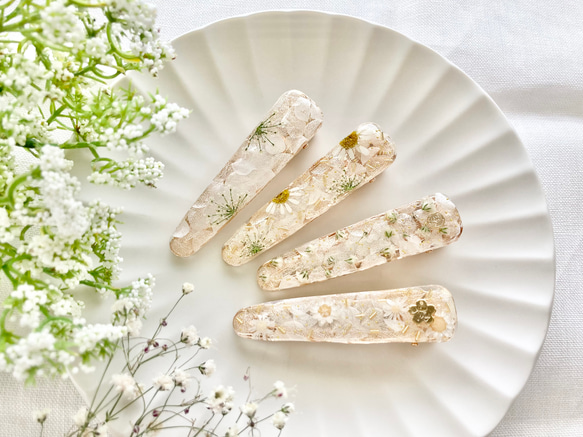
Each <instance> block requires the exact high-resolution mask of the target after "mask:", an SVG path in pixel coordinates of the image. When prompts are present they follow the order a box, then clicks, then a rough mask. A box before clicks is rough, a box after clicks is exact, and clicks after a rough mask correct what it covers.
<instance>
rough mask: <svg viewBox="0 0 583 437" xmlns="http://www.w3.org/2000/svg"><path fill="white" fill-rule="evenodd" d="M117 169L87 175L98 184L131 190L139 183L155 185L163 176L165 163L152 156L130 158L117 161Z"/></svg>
mask: <svg viewBox="0 0 583 437" xmlns="http://www.w3.org/2000/svg"><path fill="white" fill-rule="evenodd" d="M116 168H117V171H115V172H112V171H107V172H100V171H99V170H97V171H94V172H93V173H92V174H91V175H89V176H88V177H87V180H88V181H89V182H92V183H94V184H98V185H112V186H115V187H119V188H122V189H124V190H129V189H130V188H133V187H135V186H136V185H138V184H140V183H141V184H144V185H147V186H155V185H156V182H157V181H158V180H159V179H160V178H161V177H162V175H163V171H164V164H162V163H161V162H160V161H156V160H155V159H154V158H152V157H148V158H146V159H138V160H135V159H128V160H125V161H119V162H117V163H116Z"/></svg>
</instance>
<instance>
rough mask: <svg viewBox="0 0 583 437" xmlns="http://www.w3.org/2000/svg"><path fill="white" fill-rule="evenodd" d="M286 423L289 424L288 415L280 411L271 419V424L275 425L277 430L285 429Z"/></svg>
mask: <svg viewBox="0 0 583 437" xmlns="http://www.w3.org/2000/svg"><path fill="white" fill-rule="evenodd" d="M286 422H287V415H286V414H285V413H283V412H281V411H278V412H277V413H275V414H274V415H273V417H272V418H271V423H273V426H275V427H276V428H277V429H283V427H284V426H285V423H286Z"/></svg>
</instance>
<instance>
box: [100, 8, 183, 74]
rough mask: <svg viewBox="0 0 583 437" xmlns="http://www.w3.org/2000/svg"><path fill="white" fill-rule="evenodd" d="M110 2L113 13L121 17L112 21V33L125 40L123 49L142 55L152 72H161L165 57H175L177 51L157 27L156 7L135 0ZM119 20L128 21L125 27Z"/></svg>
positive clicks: (116, 17)
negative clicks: (162, 37)
mask: <svg viewBox="0 0 583 437" xmlns="http://www.w3.org/2000/svg"><path fill="white" fill-rule="evenodd" d="M107 4H108V8H109V10H110V11H111V14H112V16H113V17H114V18H115V19H116V20H118V22H117V23H114V24H113V25H112V34H113V35H114V37H115V38H116V39H118V40H119V41H120V42H125V44H124V45H123V46H122V47H121V49H122V50H127V51H129V53H131V54H133V55H134V56H139V57H141V58H142V59H143V62H144V65H145V66H146V68H147V69H148V70H149V71H150V73H152V74H153V75H156V74H158V71H159V70H160V69H161V68H162V67H163V63H164V61H165V60H167V59H173V58H174V57H175V54H174V50H173V49H172V47H171V46H170V45H169V44H167V43H166V42H164V41H162V40H160V38H159V32H158V31H157V30H155V29H154V23H155V20H156V8H155V7H154V6H153V5H152V4H151V3H147V2H138V1H132V0H107ZM119 22H121V23H124V27H125V29H124V28H122V27H121V26H120V25H119ZM128 30H129V32H128ZM145 54H147V55H148V56H144V55H145Z"/></svg>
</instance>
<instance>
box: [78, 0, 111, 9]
mask: <svg viewBox="0 0 583 437" xmlns="http://www.w3.org/2000/svg"><path fill="white" fill-rule="evenodd" d="M69 2H71V3H73V4H74V5H77V6H81V7H82V8H104V7H106V6H107V3H105V2H104V3H91V2H82V1H79V0H69Z"/></svg>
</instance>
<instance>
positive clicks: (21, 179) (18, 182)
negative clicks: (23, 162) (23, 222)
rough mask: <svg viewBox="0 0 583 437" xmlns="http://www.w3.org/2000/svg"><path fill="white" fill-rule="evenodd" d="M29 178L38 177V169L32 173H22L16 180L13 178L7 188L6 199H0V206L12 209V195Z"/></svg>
mask: <svg viewBox="0 0 583 437" xmlns="http://www.w3.org/2000/svg"><path fill="white" fill-rule="evenodd" d="M29 177H40V167H36V168H35V169H34V170H32V171H30V172H27V173H23V174H21V175H20V176H18V177H17V178H14V180H13V181H12V183H11V184H10V186H9V187H8V192H7V194H6V197H0V205H10V206H12V207H14V193H15V192H16V189H17V188H18V186H19V185H21V184H23V183H25V182H26V181H27V180H28V178H29Z"/></svg>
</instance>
